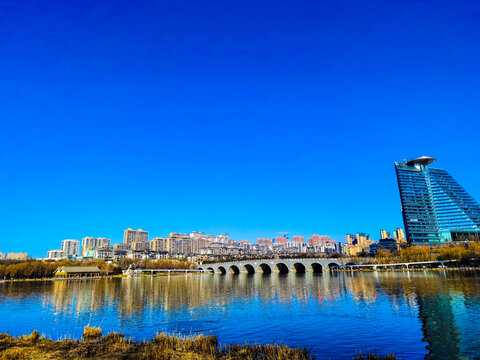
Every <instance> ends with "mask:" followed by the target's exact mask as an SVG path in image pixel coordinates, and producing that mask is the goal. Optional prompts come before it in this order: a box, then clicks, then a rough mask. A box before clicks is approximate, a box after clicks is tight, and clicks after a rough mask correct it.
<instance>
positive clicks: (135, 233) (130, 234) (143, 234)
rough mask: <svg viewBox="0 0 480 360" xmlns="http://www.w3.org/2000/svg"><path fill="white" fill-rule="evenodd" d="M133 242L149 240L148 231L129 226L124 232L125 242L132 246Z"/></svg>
mask: <svg viewBox="0 0 480 360" xmlns="http://www.w3.org/2000/svg"><path fill="white" fill-rule="evenodd" d="M133 242H148V231H143V230H142V229H138V230H133V229H131V228H128V229H127V230H125V231H124V232H123V243H124V244H127V246H128V247H131V245H132V243H133Z"/></svg>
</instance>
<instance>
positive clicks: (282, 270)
mask: <svg viewBox="0 0 480 360" xmlns="http://www.w3.org/2000/svg"><path fill="white" fill-rule="evenodd" d="M275 269H276V270H277V271H278V272H279V273H280V274H288V266H287V265H285V264H284V263H281V262H279V263H277V264H275Z"/></svg>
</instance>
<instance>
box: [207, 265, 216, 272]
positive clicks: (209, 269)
mask: <svg viewBox="0 0 480 360" xmlns="http://www.w3.org/2000/svg"><path fill="white" fill-rule="evenodd" d="M207 271H210V273H212V274H215V270H213V268H212V267H209V268H207Z"/></svg>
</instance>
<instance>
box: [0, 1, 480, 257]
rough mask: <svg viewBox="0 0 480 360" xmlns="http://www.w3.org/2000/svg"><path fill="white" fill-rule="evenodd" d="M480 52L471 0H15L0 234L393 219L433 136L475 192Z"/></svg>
mask: <svg viewBox="0 0 480 360" xmlns="http://www.w3.org/2000/svg"><path fill="white" fill-rule="evenodd" d="M479 62H480V3H479V2H476V1H365V2H359V1H281V0H275V1H258V0H255V1H208V0H202V1H116V2H111V1H36V0H32V1H28V0H25V1H2V2H0V150H1V151H0V161H1V173H0V189H1V193H0V196H1V197H0V224H1V227H2V231H1V232H0V251H3V252H6V251H28V252H29V253H30V254H32V255H34V256H45V255H46V251H47V250H50V249H55V248H59V247H60V242H61V240H62V239H65V238H74V239H81V238H82V237H85V236H102V237H109V238H111V239H112V240H113V241H120V240H121V239H122V236H123V230H124V229H125V228H127V227H132V228H138V227H140V228H142V229H145V230H149V231H150V234H151V236H166V235H167V234H168V233H169V232H172V231H179V232H190V231H193V230H198V231H204V232H207V233H213V234H216V233H220V232H227V233H229V234H230V236H231V238H234V239H237V240H242V239H248V240H255V239H256V238H257V237H265V236H268V237H271V236H274V235H275V232H277V231H289V232H290V233H291V234H292V235H293V234H299V235H305V236H310V235H311V234H313V233H319V234H326V235H331V236H332V237H333V238H334V239H336V240H343V238H344V234H345V233H352V232H369V233H371V234H372V236H373V238H378V232H379V230H380V228H387V229H389V230H393V229H394V228H395V227H399V226H402V227H403V223H402V218H401V212H400V200H399V195H398V189H397V184H396V178H395V172H394V166H393V162H394V161H401V160H402V159H409V158H413V157H417V156H421V155H429V156H434V157H436V158H437V159H438V161H437V163H436V164H435V165H436V166H438V167H440V168H444V169H446V170H448V171H450V172H451V173H452V175H453V176H454V177H455V178H456V179H457V180H458V181H459V182H460V183H461V184H462V185H463V186H464V187H465V188H466V189H467V191H469V192H470V193H471V194H472V195H473V196H474V197H475V198H476V199H477V200H480V189H479V187H478V181H479V180H478V179H479V174H480V171H479V166H478V158H479V155H480V145H479V140H478V139H479V137H478V136H479V133H480V121H479V115H480V66H479Z"/></svg>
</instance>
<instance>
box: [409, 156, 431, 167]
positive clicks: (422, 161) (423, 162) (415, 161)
mask: <svg viewBox="0 0 480 360" xmlns="http://www.w3.org/2000/svg"><path fill="white" fill-rule="evenodd" d="M435 160H437V159H435V158H433V157H430V156H422V157H419V158H416V159H413V160H410V161H407V165H408V166H413V165H415V164H420V165H428V164H431V163H433V162H434V161H435Z"/></svg>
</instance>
